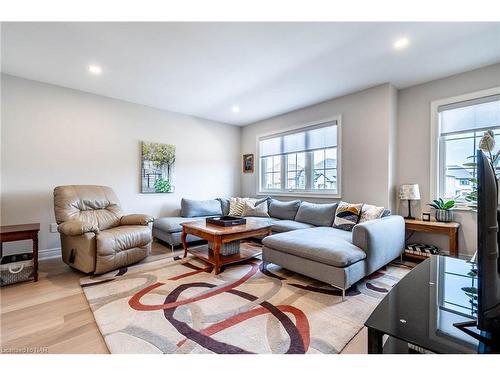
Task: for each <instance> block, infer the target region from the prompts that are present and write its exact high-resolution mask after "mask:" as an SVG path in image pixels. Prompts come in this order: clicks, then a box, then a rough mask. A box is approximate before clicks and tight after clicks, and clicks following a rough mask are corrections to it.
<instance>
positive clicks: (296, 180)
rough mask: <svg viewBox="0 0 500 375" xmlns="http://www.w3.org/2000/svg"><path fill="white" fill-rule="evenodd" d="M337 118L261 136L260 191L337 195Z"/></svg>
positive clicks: (338, 186)
mask: <svg viewBox="0 0 500 375" xmlns="http://www.w3.org/2000/svg"><path fill="white" fill-rule="evenodd" d="M338 127H339V124H338V121H337V120H333V121H328V122H326V123H321V124H317V125H314V126H308V127H304V128H299V129H294V130H291V131H287V132H284V133H279V134H273V135H267V136H263V137H260V138H259V140H258V143H259V175H260V176H259V181H260V186H259V191H260V192H262V193H265V192H270V193H273V192H274V193H276V192H282V193H310V194H331V195H339V194H340V183H339V168H338V167H339V166H338V162H337V161H338V159H339V158H338V156H339V144H338V141H337V140H338Z"/></svg>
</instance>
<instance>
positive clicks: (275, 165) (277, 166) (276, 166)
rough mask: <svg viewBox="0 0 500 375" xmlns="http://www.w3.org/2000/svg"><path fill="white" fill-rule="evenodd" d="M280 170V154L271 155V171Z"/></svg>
mask: <svg viewBox="0 0 500 375" xmlns="http://www.w3.org/2000/svg"><path fill="white" fill-rule="evenodd" d="M280 170H281V156H273V172H279V171H280Z"/></svg>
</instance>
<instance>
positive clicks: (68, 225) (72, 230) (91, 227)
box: [57, 220, 99, 236]
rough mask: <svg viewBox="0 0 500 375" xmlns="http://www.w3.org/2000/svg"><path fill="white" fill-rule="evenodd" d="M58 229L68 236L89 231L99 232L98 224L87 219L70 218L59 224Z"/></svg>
mask: <svg viewBox="0 0 500 375" xmlns="http://www.w3.org/2000/svg"><path fill="white" fill-rule="evenodd" d="M57 231H58V232H59V233H62V234H65V235H67V236H80V235H82V234H84V233H88V232H94V233H99V228H98V227H97V225H95V224H92V223H89V222H86V221H80V220H69V221H65V222H64V223H61V224H59V225H58V226H57Z"/></svg>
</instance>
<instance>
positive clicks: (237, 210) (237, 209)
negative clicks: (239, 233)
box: [229, 197, 257, 216]
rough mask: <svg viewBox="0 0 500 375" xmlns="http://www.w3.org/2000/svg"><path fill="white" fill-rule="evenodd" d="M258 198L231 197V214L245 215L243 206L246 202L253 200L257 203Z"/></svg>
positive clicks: (253, 202) (252, 201)
mask: <svg viewBox="0 0 500 375" xmlns="http://www.w3.org/2000/svg"><path fill="white" fill-rule="evenodd" d="M256 201H257V199H254V198H239V197H236V198H231V199H229V216H243V208H244V207H245V202H251V203H252V204H255V202H256Z"/></svg>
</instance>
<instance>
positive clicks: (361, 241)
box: [352, 215, 405, 263]
mask: <svg viewBox="0 0 500 375" xmlns="http://www.w3.org/2000/svg"><path fill="white" fill-rule="evenodd" d="M352 243H353V244H354V245H355V246H357V247H359V248H361V249H363V250H364V251H365V252H366V253H367V257H368V258H373V257H375V258H380V259H384V260H385V261H386V262H389V261H391V260H393V259H394V258H396V257H398V256H399V255H401V253H402V252H403V250H404V246H405V221H404V219H403V217H402V216H398V215H391V216H386V217H382V218H380V219H375V220H370V221H367V222H364V223H360V224H356V225H355V226H354V228H353V230H352ZM376 263H379V262H376Z"/></svg>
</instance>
